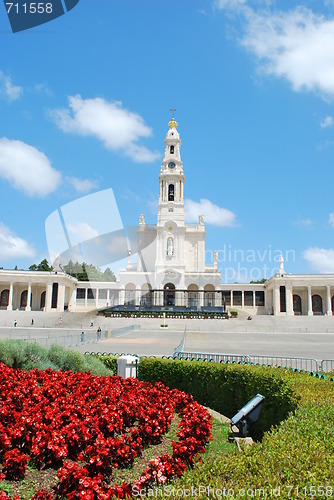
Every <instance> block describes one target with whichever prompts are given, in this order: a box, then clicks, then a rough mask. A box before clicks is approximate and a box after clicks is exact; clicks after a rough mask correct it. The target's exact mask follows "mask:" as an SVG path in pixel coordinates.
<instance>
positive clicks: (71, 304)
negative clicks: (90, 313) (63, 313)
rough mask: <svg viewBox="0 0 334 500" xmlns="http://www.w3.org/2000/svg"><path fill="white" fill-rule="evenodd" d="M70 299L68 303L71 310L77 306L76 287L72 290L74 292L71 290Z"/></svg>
mask: <svg viewBox="0 0 334 500" xmlns="http://www.w3.org/2000/svg"><path fill="white" fill-rule="evenodd" d="M70 294H71V295H70V300H69V303H68V310H69V311H72V309H74V308H75V306H76V305H77V290H76V288H74V289H73V290H72V292H70Z"/></svg>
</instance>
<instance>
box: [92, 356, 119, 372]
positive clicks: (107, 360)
mask: <svg viewBox="0 0 334 500" xmlns="http://www.w3.org/2000/svg"><path fill="white" fill-rule="evenodd" d="M94 357H96V358H97V359H99V360H100V361H101V362H102V363H103V364H104V366H106V367H107V368H108V370H110V371H111V372H112V373H113V374H114V375H116V374H117V356H112V355H110V354H109V355H105V354H95V355H94Z"/></svg>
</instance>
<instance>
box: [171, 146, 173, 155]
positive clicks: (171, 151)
mask: <svg viewBox="0 0 334 500" xmlns="http://www.w3.org/2000/svg"><path fill="white" fill-rule="evenodd" d="M170 154H171V155H173V154H174V146H171V147H170Z"/></svg>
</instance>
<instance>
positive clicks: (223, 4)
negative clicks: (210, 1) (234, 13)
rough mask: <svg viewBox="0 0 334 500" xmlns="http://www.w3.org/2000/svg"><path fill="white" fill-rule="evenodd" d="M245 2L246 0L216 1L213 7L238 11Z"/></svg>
mask: <svg viewBox="0 0 334 500" xmlns="http://www.w3.org/2000/svg"><path fill="white" fill-rule="evenodd" d="M246 2H247V0H216V1H215V5H216V7H217V8H218V9H238V8H239V7H241V6H242V5H245V4H246Z"/></svg>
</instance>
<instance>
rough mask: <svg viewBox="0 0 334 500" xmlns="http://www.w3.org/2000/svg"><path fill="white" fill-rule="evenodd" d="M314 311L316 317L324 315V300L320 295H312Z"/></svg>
mask: <svg viewBox="0 0 334 500" xmlns="http://www.w3.org/2000/svg"><path fill="white" fill-rule="evenodd" d="M312 311H313V314H315V315H320V314H322V313H323V312H322V311H323V310H322V298H321V297H320V295H312Z"/></svg>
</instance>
